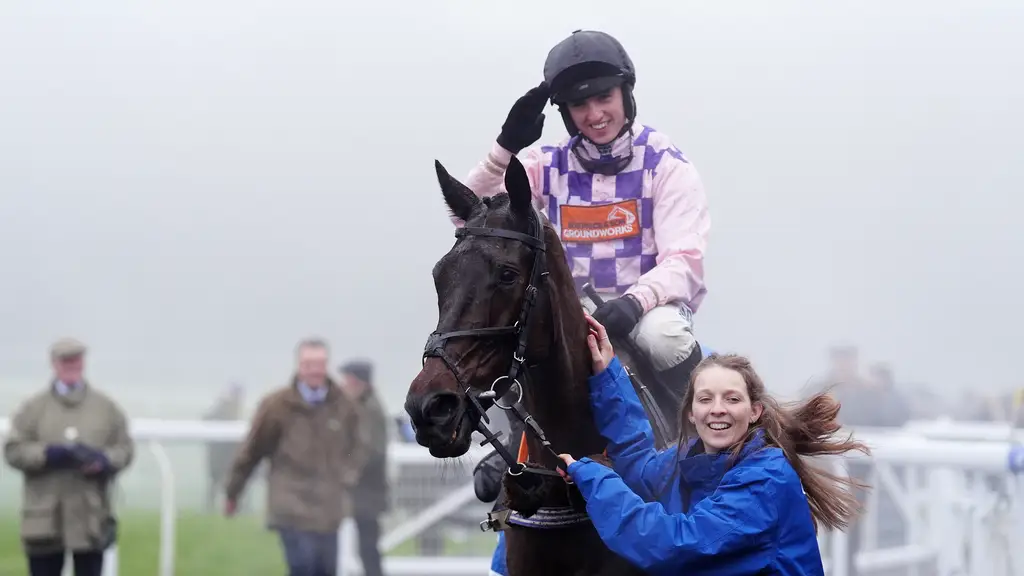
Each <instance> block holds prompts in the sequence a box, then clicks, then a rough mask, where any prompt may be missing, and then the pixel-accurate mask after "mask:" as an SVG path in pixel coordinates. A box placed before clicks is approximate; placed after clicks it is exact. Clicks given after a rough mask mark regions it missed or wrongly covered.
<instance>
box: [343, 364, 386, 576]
mask: <svg viewBox="0 0 1024 576" xmlns="http://www.w3.org/2000/svg"><path fill="white" fill-rule="evenodd" d="M338 371H339V372H340V373H341V385H342V389H343V390H345V392H346V394H348V396H349V397H350V398H352V400H353V401H354V402H355V404H356V407H357V408H358V410H359V413H360V420H361V424H360V425H361V426H363V427H364V430H365V431H364V437H365V438H367V439H368V441H369V443H370V447H369V450H370V457H369V460H368V461H367V463H366V466H365V467H364V468H363V473H362V474H361V475H360V477H359V482H358V483H357V484H356V486H355V488H353V489H352V503H353V516H354V517H355V521H356V531H357V532H358V534H359V556H360V558H361V559H362V564H363V573H364V574H366V576H381V574H382V572H381V560H380V549H379V548H378V541H379V540H380V516H381V514H384V513H385V512H387V510H388V474H387V461H388V454H387V451H388V417H387V415H386V414H385V413H384V407H383V406H382V405H381V402H380V398H379V397H378V396H377V393H376V392H375V391H374V389H373V364H372V363H371V362H370V361H368V360H361V359H359V360H351V361H349V362H346V363H345V364H342V365H341V366H340V367H339V368H338Z"/></svg>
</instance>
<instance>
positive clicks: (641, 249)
mask: <svg viewBox="0 0 1024 576" xmlns="http://www.w3.org/2000/svg"><path fill="white" fill-rule="evenodd" d="M635 83H636V75H635V73H634V69H633V62H632V60H630V58H629V56H628V55H627V54H626V51H625V49H624V48H623V47H622V45H621V44H620V43H619V42H618V41H617V40H616V39H615V38H613V37H612V36H610V35H608V34H606V33H604V32H596V31H582V30H577V31H575V32H573V33H572V34H571V35H570V36H569V37H568V38H566V39H565V40H563V41H561V42H559V43H558V44H557V45H556V46H555V47H554V48H552V49H551V51H550V52H549V53H548V57H547V61H546V62H545V63H544V81H543V82H542V83H541V84H540V85H539V86H537V87H535V88H533V89H531V90H530V91H528V92H527V93H526V94H525V95H524V96H522V97H520V98H519V100H517V101H516V103H515V104H514V105H513V106H512V109H511V111H510V112H509V113H508V117H507V119H506V120H505V123H504V125H503V126H502V128H501V132H500V134H499V135H498V137H497V141H496V142H495V144H494V146H493V147H492V149H491V152H490V154H488V155H487V157H486V158H485V159H484V161H482V162H481V163H479V164H478V165H477V166H476V167H475V168H474V169H473V170H472V171H471V172H470V174H469V176H468V178H467V180H466V185H467V186H468V187H469V188H471V189H472V190H474V191H475V192H476V193H477V194H478V195H480V196H490V195H493V194H497V193H500V192H503V191H504V183H503V176H504V173H505V169H506V168H507V167H508V162H509V159H510V158H511V157H512V155H513V154H515V155H518V157H519V160H520V161H521V162H522V163H523V166H524V167H525V168H526V171H527V174H528V176H529V179H530V184H531V186H532V188H533V194H534V199H535V202H536V204H537V207H538V208H539V209H540V210H542V211H543V212H544V213H545V214H546V215H547V217H548V219H549V220H550V221H551V222H552V224H553V225H554V226H555V229H556V230H559V231H560V237H561V240H562V243H563V245H564V246H565V251H566V257H567V259H568V261H569V262H568V263H569V266H570V268H571V270H572V275H573V278H574V279H575V281H576V284H577V288H580V287H582V286H583V284H585V283H588V282H589V283H590V284H592V285H593V286H594V288H595V289H596V290H597V291H598V292H599V293H602V295H603V296H606V297H605V298H603V300H605V303H604V305H602V306H601V307H599V308H597V309H596V310H595V309H594V305H593V303H591V302H589V298H586V297H582V300H583V303H584V306H585V307H586V308H587V309H588V311H590V312H592V313H593V314H594V317H595V318H597V319H598V320H599V321H601V322H602V323H603V324H604V325H605V326H607V328H608V332H609V333H610V334H611V335H612V336H613V337H616V338H622V337H627V336H629V337H631V338H632V339H633V341H634V342H635V343H636V345H637V348H638V349H639V350H640V352H641V353H642V354H644V355H645V356H646V357H647V360H648V361H649V362H650V364H651V367H652V368H654V369H655V370H656V371H657V372H658V378H659V380H662V381H667V382H679V386H680V388H681V387H683V386H684V385H685V381H686V379H687V377H688V375H689V372H690V370H692V368H693V366H694V365H695V364H696V362H698V361H700V358H701V353H700V346H699V345H698V344H697V341H696V339H695V337H694V335H693V314H694V313H695V312H696V311H697V309H698V308H699V306H700V303H701V301H702V300H703V299H704V295H705V293H706V288H705V286H704V251H705V247H706V246H707V238H708V230H709V228H710V219H709V216H708V208H707V199H706V197H705V195H704V188H703V185H702V184H701V180H700V177H699V176H698V174H697V170H696V169H695V168H694V167H693V165H692V164H691V163H690V162H689V161H688V160H687V159H686V158H685V157H684V156H683V154H682V153H681V152H680V151H679V149H677V148H676V147H675V146H674V145H673V144H672V141H671V140H670V139H669V137H668V136H666V135H665V134H663V133H661V132H658V131H656V130H655V129H654V128H651V127H650V126H646V125H643V124H640V123H639V122H637V120H636V99H635V98H634V97H633V86H634V84H635ZM549 99H550V100H551V102H552V103H553V104H555V105H557V106H558V109H559V112H560V113H561V116H562V121H563V123H564V124H565V127H566V129H567V130H568V132H569V137H568V138H567V139H565V140H563V141H562V142H560V143H558V144H556V145H554V146H542V147H539V148H529V149H526V148H527V147H528V146H531V145H532V144H533V143H534V142H536V141H537V140H538V139H539V138H540V136H541V131H542V129H543V124H544V114H543V110H544V107H545V106H546V104H547V102H548V100H549ZM524 149H526V150H525V151H524ZM638 360H639V359H638ZM680 395H681V390H680ZM673 409H674V408H673Z"/></svg>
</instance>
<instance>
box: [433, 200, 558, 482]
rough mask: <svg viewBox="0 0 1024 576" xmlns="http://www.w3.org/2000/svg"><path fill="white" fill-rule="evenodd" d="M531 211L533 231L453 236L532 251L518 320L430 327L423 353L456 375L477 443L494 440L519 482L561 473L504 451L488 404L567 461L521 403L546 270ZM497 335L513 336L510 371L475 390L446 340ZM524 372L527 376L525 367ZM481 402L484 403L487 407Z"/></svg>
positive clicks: (540, 233) (464, 231) (475, 230)
mask: <svg viewBox="0 0 1024 576" xmlns="http://www.w3.org/2000/svg"><path fill="white" fill-rule="evenodd" d="M531 216H532V218H531V219H530V229H531V232H532V233H531V234H523V233H520V232H516V231H513V230H505V229H502V228H485V227H472V228H471V227H463V228H459V229H457V230H456V231H455V237H456V238H457V239H459V240H462V239H465V238H467V237H471V236H483V237H492V238H505V239H508V240H516V241H518V242H522V243H523V244H526V245H527V246H528V247H529V248H530V250H531V251H532V252H533V270H532V271H531V272H530V283H529V284H528V285H527V287H526V292H525V294H524V295H523V302H522V307H521V308H520V310H519V317H518V319H517V320H516V322H515V323H514V324H512V325H511V326H499V327H490V328H469V329H465V330H453V331H450V332H440V331H434V332H432V333H431V334H430V336H429V337H428V338H427V344H426V346H425V347H424V350H423V358H422V359H423V362H424V363H425V362H426V360H427V358H438V359H440V360H441V361H442V362H444V364H445V366H447V367H448V370H450V371H451V373H452V374H453V375H454V376H455V380H456V382H458V385H459V387H460V388H462V390H463V393H464V394H465V396H466V398H467V399H468V400H469V402H470V406H472V408H473V410H475V411H476V412H477V415H478V416H480V418H479V419H478V421H477V431H479V432H480V433H481V434H483V436H484V440H483V441H482V442H480V445H481V446H483V445H484V444H490V445H492V446H493V447H494V449H495V451H497V453H498V454H499V455H500V456H501V459H502V460H504V461H505V463H506V464H507V465H508V474H509V475H510V476H513V477H516V478H517V482H521V481H520V480H518V477H521V476H522V474H523V473H524V472H529V473H531V474H540V475H544V476H554V477H558V478H561V475H560V474H559V473H558V472H556V471H555V470H549V469H546V468H532V467H527V466H526V464H525V462H521V461H520V460H519V459H517V458H516V457H515V456H513V455H512V454H511V453H510V452H509V451H508V449H507V448H506V447H505V446H504V445H503V444H502V443H501V442H500V441H499V440H498V439H499V438H500V437H501V435H502V432H497V433H494V432H492V431H491V430H490V429H488V428H487V426H486V424H490V423H491V420H490V418H489V417H488V416H487V408H489V407H490V406H492V405H493V406H497V407H498V408H500V409H502V410H505V411H506V412H512V413H513V414H515V416H516V418H518V419H519V420H521V421H522V422H523V424H525V426H526V431H529V432H530V433H531V434H532V435H533V436H534V437H535V438H537V440H539V441H540V443H541V445H542V446H543V447H544V448H545V449H546V450H547V451H548V452H550V453H551V455H552V456H554V457H555V460H556V462H557V467H558V468H559V469H561V470H563V471H566V472H567V470H566V466H565V463H564V462H562V460H561V459H560V458H558V452H556V451H555V450H554V449H553V448H552V447H551V442H550V441H548V439H547V436H546V435H545V434H544V429H543V428H541V427H540V424H538V423H537V421H536V420H535V419H534V418H533V415H532V414H530V412H529V411H528V410H526V408H524V407H523V405H522V401H523V385H522V384H521V383H520V382H519V376H520V372H521V371H522V367H523V363H524V362H525V361H526V346H527V344H528V338H529V328H530V321H531V320H532V318H533V317H532V315H531V312H532V311H533V308H534V306H535V305H536V303H537V294H538V292H539V287H540V286H542V284H541V281H542V280H543V279H544V277H545V276H547V275H548V270H547V261H546V256H547V246H546V245H545V242H544V225H543V220H542V219H541V217H540V215H539V214H538V213H537V209H536V208H535V207H534V208H533V210H532V212H531ZM499 336H516V338H517V343H516V350H515V352H513V353H512V362H511V364H510V366H509V369H508V373H507V374H505V375H503V376H499V377H498V378H496V379H495V380H494V382H491V387H490V389H489V390H487V391H486V392H479V393H478V392H476V391H474V390H473V389H472V387H470V386H469V385H468V384H466V381H465V380H464V379H463V378H462V376H461V375H460V374H459V371H458V370H457V369H456V363H455V362H452V360H451V359H450V358H449V357H448V355H447V354H446V353H445V350H444V348H445V344H446V343H447V341H448V340H449V339H451V338H465V337H476V338H493V337H499ZM523 375H524V377H525V372H524V373H523ZM513 389H514V390H516V395H517V398H516V399H515V401H514V402H511V403H510V404H508V405H505V404H502V403H501V402H500V400H501V399H502V398H504V397H505V396H506V395H507V394H508V393H509V392H511V391H512V390H513ZM485 404H486V405H487V406H485ZM525 433H526V432H525V431H524V435H525ZM524 440H525V438H524ZM524 445H525V442H524Z"/></svg>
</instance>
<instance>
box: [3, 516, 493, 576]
mask: <svg viewBox="0 0 1024 576" xmlns="http://www.w3.org/2000/svg"><path fill="white" fill-rule="evenodd" d="M175 538H176V554H175V562H174V568H175V575H176V576H207V575H210V576H264V575H265V576H280V575H281V574H285V573H286V570H285V565H284V560H283V557H282V553H281V547H280V544H279V543H278V540H277V535H276V534H274V533H273V532H270V531H268V530H267V529H266V528H264V525H263V516H262V514H253V515H246V516H238V517H235V518H231V519H227V518H224V517H221V516H216V515H205V514H197V513H186V512H183V513H181V514H180V515H179V516H178V521H177V530H176V535H175ZM493 547H494V534H493V533H490V532H489V533H486V534H484V533H481V532H477V533H476V534H473V533H470V534H469V536H468V538H466V539H465V540H464V541H460V542H456V541H453V540H451V539H449V540H447V542H446V550H445V552H446V554H447V555H490V551H491V550H493ZM159 550H160V517H159V514H157V513H156V512H149V511H129V512H123V513H121V515H120V538H119V541H118V556H119V559H118V560H119V570H118V572H119V573H120V574H121V575H122V576H150V575H154V576H155V575H156V574H157V570H158V562H159ZM415 554H416V544H415V542H405V543H403V544H402V545H400V546H399V547H398V548H396V549H395V550H393V551H392V552H391V555H402V556H405V555H415ZM27 574H28V572H27V569H26V566H25V558H24V556H23V555H22V552H21V548H20V544H19V540H18V521H17V516H16V513H11V512H10V511H6V510H5V511H4V513H3V514H2V519H0V575H3V576H27Z"/></svg>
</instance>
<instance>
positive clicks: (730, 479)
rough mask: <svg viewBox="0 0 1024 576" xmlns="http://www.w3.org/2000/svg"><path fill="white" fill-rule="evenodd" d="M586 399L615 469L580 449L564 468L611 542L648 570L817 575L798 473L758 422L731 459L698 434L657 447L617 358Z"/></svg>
mask: <svg viewBox="0 0 1024 576" xmlns="http://www.w3.org/2000/svg"><path fill="white" fill-rule="evenodd" d="M590 400H591V405H592V408H593V410H594V419H595V422H596V424H597V426H598V429H599V430H600V431H601V435H602V436H604V438H605V439H606V440H608V442H609V444H608V456H609V457H611V459H612V462H613V463H614V466H615V470H611V469H609V468H607V467H605V466H602V465H601V464H598V463H597V462H594V461H593V460H591V459H590V458H581V459H580V460H579V461H577V462H574V463H573V464H572V465H571V466H569V474H570V475H571V476H572V478H573V480H574V481H575V483H576V485H577V486H579V489H580V491H581V492H582V493H583V496H584V497H585V498H586V500H587V512H588V513H589V515H590V519H591V521H592V522H593V523H594V527H595V528H596V529H597V532H598V534H600V536H601V539H602V540H603V541H604V543H605V544H606V545H607V546H608V547H609V548H610V549H611V550H612V551H614V552H616V553H617V554H619V555H621V556H623V557H625V558H626V559H628V560H629V561H631V562H632V563H634V564H635V565H636V566H639V567H640V568H642V569H645V570H647V571H648V572H650V573H651V574H656V575H669V574H671V575H679V574H714V575H716V576H728V575H737V576H738V575H741V574H742V575H753V574H780V575H787V576H788V575H792V576H796V575H800V576H804V575H811V574H813V575H817V576H823V575H824V568H823V566H822V562H821V554H820V552H819V550H818V542H817V538H816V536H815V532H814V524H813V520H812V519H811V510H810V506H809V505H808V503H807V496H806V494H805V493H804V491H803V487H802V485H801V483H800V478H799V477H798V476H797V474H796V471H795V470H793V467H792V466H790V464H789V462H788V461H787V460H786V457H785V456H784V454H783V453H782V450H780V449H778V448H775V447H767V446H765V442H764V435H763V432H762V431H760V430H758V431H757V433H755V435H754V437H753V438H752V439H751V440H749V441H748V442H747V443H746V445H745V447H744V449H743V450H742V452H741V453H740V455H739V458H738V459H736V460H735V462H734V463H732V464H731V465H730V463H729V460H730V459H731V452H729V451H726V452H723V453H721V454H716V455H712V454H706V453H704V452H703V445H702V444H701V443H700V442H699V441H696V442H693V443H691V444H690V446H689V447H688V450H687V453H686V454H685V455H683V457H679V454H678V450H677V449H676V448H675V447H672V448H668V449H666V450H663V451H662V452H657V451H656V450H655V448H654V432H653V430H652V429H651V425H650V423H649V422H648V420H647V415H646V413H645V412H644V409H643V406H642V405H641V404H640V399H639V398H638V397H637V395H636V392H635V391H634V390H633V385H632V383H631V382H630V380H629V376H628V375H627V374H626V372H625V370H623V368H622V364H620V363H619V360H618V358H614V359H612V361H611V363H610V364H609V365H608V368H606V369H605V370H604V371H603V372H601V373H600V374H597V375H595V376H593V377H591V379H590Z"/></svg>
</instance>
